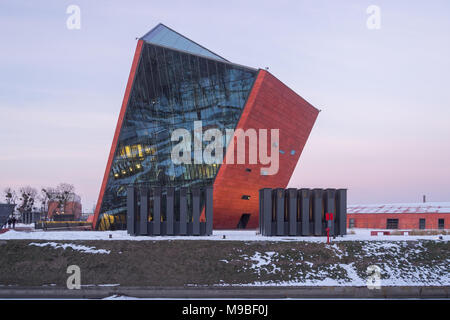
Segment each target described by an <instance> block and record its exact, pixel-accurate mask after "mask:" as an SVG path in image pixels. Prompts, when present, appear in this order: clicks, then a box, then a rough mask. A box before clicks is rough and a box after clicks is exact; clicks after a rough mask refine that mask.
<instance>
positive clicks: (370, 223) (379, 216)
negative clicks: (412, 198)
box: [347, 202, 450, 229]
mask: <svg viewBox="0 0 450 320" xmlns="http://www.w3.org/2000/svg"><path fill="white" fill-rule="evenodd" d="M347 226H348V228H368V229H450V202H425V203H398V204H381V205H351V206H348V207H347Z"/></svg>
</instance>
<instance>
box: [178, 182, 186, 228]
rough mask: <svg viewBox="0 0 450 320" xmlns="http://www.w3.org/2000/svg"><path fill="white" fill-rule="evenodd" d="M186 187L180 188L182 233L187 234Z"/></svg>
mask: <svg viewBox="0 0 450 320" xmlns="http://www.w3.org/2000/svg"><path fill="white" fill-rule="evenodd" d="M186 193H187V192H186V188H180V235H186V234H187V198H186Z"/></svg>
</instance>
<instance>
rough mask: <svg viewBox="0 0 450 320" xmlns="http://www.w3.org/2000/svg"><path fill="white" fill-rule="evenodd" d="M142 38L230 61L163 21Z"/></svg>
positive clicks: (165, 45) (160, 44) (150, 41)
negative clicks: (164, 23)
mask: <svg viewBox="0 0 450 320" xmlns="http://www.w3.org/2000/svg"><path fill="white" fill-rule="evenodd" d="M141 39H142V40H144V41H146V42H149V43H153V44H156V45H159V46H164V47H168V48H174V49H177V50H181V51H186V52H189V53H193V54H196V55H202V56H205V57H209V58H214V59H217V60H220V61H224V62H228V60H226V59H224V58H222V57H221V56H219V55H217V54H215V53H214V52H212V51H211V50H208V49H206V48H205V47H203V46H201V45H199V44H198V43H196V42H194V41H192V40H190V39H188V38H186V37H185V36H183V35H182V34H179V33H178V32H176V31H175V30H172V29H170V28H169V27H167V26H165V25H163V24H162V23H160V24H158V25H157V26H156V27H154V28H153V29H152V30H150V31H149V32H147V33H146V34H145V35H144V36H143V37H142V38H141Z"/></svg>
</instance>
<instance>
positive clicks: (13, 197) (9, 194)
mask: <svg viewBox="0 0 450 320" xmlns="http://www.w3.org/2000/svg"><path fill="white" fill-rule="evenodd" d="M3 192H4V194H5V201H6V203H7V204H16V202H17V193H16V191H14V190H13V189H12V188H11V187H7V188H5V190H4V191H3Z"/></svg>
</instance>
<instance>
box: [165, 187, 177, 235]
mask: <svg viewBox="0 0 450 320" xmlns="http://www.w3.org/2000/svg"><path fill="white" fill-rule="evenodd" d="M174 194H175V188H173V187H168V188H167V195H166V226H167V228H166V234H167V235H173V226H174V219H173V216H174V205H175V202H174Z"/></svg>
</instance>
